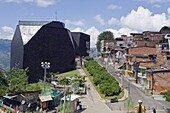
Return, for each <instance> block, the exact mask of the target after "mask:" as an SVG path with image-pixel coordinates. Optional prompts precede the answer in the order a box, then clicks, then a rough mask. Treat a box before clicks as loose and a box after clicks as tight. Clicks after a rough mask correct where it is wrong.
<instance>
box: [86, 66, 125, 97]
mask: <svg viewBox="0 0 170 113" xmlns="http://www.w3.org/2000/svg"><path fill="white" fill-rule="evenodd" d="M83 70H84V72H85V73H86V76H87V77H88V78H89V80H90V81H91V83H92V84H93V86H94V87H95V89H96V91H97V92H98V94H99V95H100V97H101V98H103V99H111V98H114V97H117V98H118V99H120V98H122V97H123V96H124V91H121V93H120V94H119V95H116V96H105V95H104V94H102V93H101V92H100V90H99V87H98V86H96V85H95V84H94V82H93V76H90V74H89V72H88V71H87V69H86V68H83Z"/></svg>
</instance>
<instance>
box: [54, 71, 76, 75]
mask: <svg viewBox="0 0 170 113" xmlns="http://www.w3.org/2000/svg"><path fill="white" fill-rule="evenodd" d="M75 75H78V71H77V70H73V71H69V72H65V73H59V74H55V76H75Z"/></svg>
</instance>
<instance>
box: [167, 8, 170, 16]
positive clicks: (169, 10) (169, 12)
mask: <svg viewBox="0 0 170 113" xmlns="http://www.w3.org/2000/svg"><path fill="white" fill-rule="evenodd" d="M167 11H168V14H169V15H170V7H169V8H168V9H167Z"/></svg>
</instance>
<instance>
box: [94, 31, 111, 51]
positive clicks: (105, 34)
mask: <svg viewBox="0 0 170 113" xmlns="http://www.w3.org/2000/svg"><path fill="white" fill-rule="evenodd" d="M101 40H114V36H113V33H112V32H111V31H104V32H102V33H100V34H99V36H98V38H97V44H96V46H97V51H99V52H100V48H101V47H100V42H101Z"/></svg>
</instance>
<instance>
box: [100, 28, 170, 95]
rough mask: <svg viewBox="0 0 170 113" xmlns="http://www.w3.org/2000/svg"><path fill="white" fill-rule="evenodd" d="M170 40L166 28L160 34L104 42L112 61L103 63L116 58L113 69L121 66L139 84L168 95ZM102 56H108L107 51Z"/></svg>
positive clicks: (133, 34) (113, 61)
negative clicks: (166, 92)
mask: <svg viewBox="0 0 170 113" xmlns="http://www.w3.org/2000/svg"><path fill="white" fill-rule="evenodd" d="M169 39H170V27H168V26H164V27H162V28H161V29H160V31H144V32H142V33H131V34H130V36H126V35H122V36H121V37H117V38H115V40H114V41H112V42H110V41H109V44H108V41H107V40H105V41H103V42H104V44H102V43H103V42H101V45H102V46H103V48H107V49H106V52H107V55H105V56H112V57H106V60H103V61H105V62H106V61H108V59H110V58H112V60H111V61H112V65H113V66H114V67H115V66H116V65H117V66H118V67H117V68H118V69H122V70H123V72H124V75H125V76H129V77H131V78H133V80H134V82H135V83H137V84H140V85H142V86H145V88H146V89H148V91H151V92H154V93H160V92H164V91H167V90H170V82H169V81H170V50H169ZM108 45H112V46H108ZM108 48H109V49H108ZM101 53H102V54H105V51H102V52H101ZM102 58H103V59H105V57H102Z"/></svg>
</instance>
